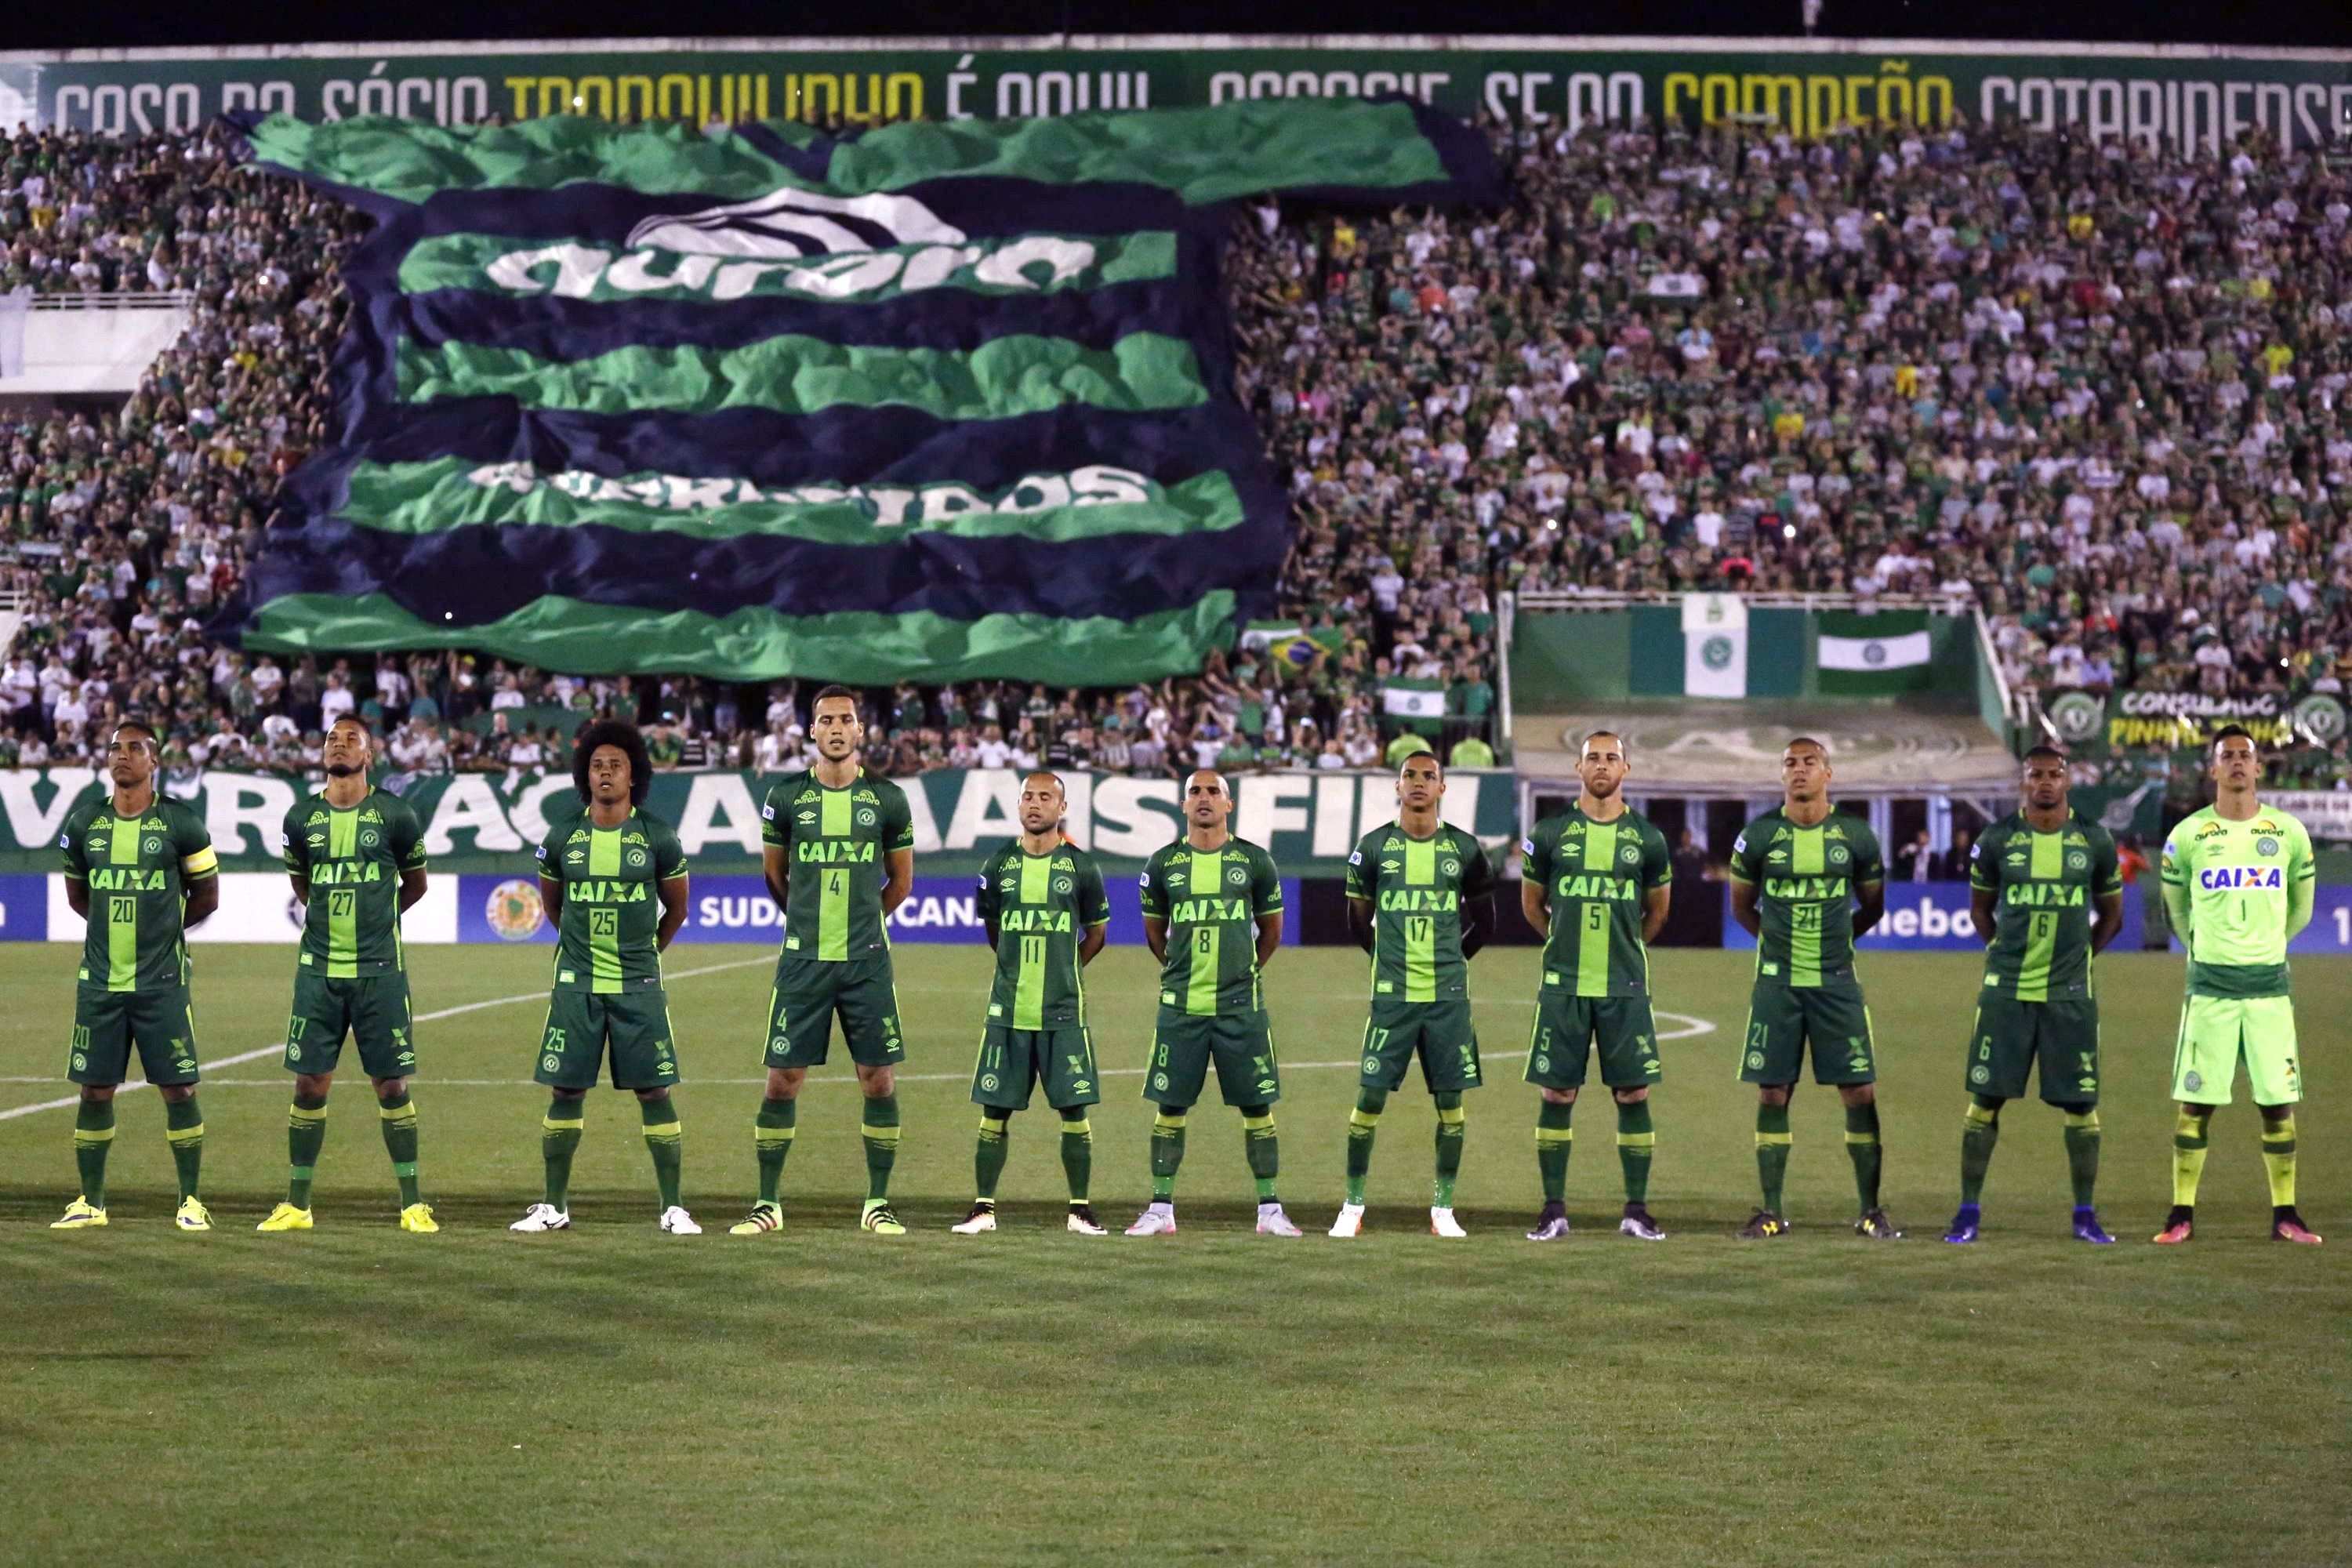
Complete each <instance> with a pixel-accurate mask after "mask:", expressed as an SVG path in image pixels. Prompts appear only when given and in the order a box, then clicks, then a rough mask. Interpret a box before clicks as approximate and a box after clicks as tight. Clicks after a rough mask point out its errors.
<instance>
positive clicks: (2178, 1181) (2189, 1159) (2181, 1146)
mask: <svg viewBox="0 0 2352 1568" xmlns="http://www.w3.org/2000/svg"><path fill="white" fill-rule="evenodd" d="M2212 1119H2213V1113H2212V1111H2210V1110H2196V1111H2190V1110H2182V1111H2181V1113H2180V1120H2179V1121H2176V1122H2174V1123H2173V1124H2172V1202H2173V1205H2174V1206H2175V1207H2177V1208H2194V1207H2196V1206H2197V1184H2198V1183H2199V1182H2200V1181H2202V1180H2203V1179H2204V1177H2205V1127H2206V1124H2207V1123H2208V1122H2210V1121H2212ZM2290 1147H2292V1145H2290Z"/></svg>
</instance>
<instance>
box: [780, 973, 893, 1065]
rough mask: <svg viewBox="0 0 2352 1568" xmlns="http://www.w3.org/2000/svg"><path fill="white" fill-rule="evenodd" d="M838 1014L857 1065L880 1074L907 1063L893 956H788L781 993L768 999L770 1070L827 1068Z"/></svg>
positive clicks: (781, 978) (781, 975) (781, 980)
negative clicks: (827, 958) (892, 970)
mask: <svg viewBox="0 0 2352 1568" xmlns="http://www.w3.org/2000/svg"><path fill="white" fill-rule="evenodd" d="M835 1013H838V1014H840V1015H841V1037H842V1038H843V1039H844V1040H845V1041H847V1042H848V1044H849V1059H850V1060H851V1061H854V1062H856V1064H857V1065H858V1066H860V1067H869V1068H879V1067H895V1066H897V1065H898V1063H900V1062H903V1061H905V1060H906V1059H907V1046H906V1042H905V1041H904V1040H903V1039H901V1038H900V1037H899V1032H898V987H897V986H896V985H895V984H892V983H891V978H890V955H889V954H888V953H887V952H876V953H869V954H867V955H866V957H864V958H853V959H848V960H846V961H843V962H838V963H826V962H825V961H824V960H823V959H820V958H802V957H800V956H798V955H797V954H788V955H786V956H784V957H782V958H781V959H779V960H777V962H776V987H775V989H774V990H773V991H772V992H770V993H769V994H768V1043H767V1047H766V1053H767V1063H768V1065H769V1066H770V1067H772V1068H814V1067H823V1066H824V1058H825V1057H826V1055H827V1054H828V1053H829V1052H831V1050H832V1049H833V1017H834V1015H835Z"/></svg>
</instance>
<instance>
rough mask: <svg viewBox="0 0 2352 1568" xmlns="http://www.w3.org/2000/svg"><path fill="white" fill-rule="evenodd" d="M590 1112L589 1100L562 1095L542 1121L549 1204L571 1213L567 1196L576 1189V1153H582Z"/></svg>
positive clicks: (542, 1147)
mask: <svg viewBox="0 0 2352 1568" xmlns="http://www.w3.org/2000/svg"><path fill="white" fill-rule="evenodd" d="M587 1114H588V1102H587V1101H586V1100H566V1099H565V1098H564V1097H563V1096H562V1095H560V1094H559V1095H557V1096H556V1097H555V1100H554V1102H553V1103H552V1104H551V1105H549V1106H548V1108H547V1114H546V1115H545V1116H544V1117H542V1118H541V1120H540V1123H539V1152H540V1155H541V1158H543V1159H544V1160H546V1162H547V1204H548V1206H549V1207H550V1208H557V1209H564V1212H566V1213H567V1214H568V1213H570V1212H571V1211H570V1210H569V1209H566V1208H565V1207H564V1196H565V1194H567V1193H569V1192H570V1191H571V1190H572V1155H573V1154H574V1153H576V1152H579V1148H580V1134H581V1132H582V1131H583V1129H584V1127H585V1126H586V1122H585V1121H584V1120H583V1119H584V1118H585V1117H586V1116H587Z"/></svg>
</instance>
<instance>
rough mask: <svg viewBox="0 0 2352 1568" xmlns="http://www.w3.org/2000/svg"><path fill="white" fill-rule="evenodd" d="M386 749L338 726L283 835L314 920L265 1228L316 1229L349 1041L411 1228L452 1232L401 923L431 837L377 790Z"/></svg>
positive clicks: (292, 874)
mask: <svg viewBox="0 0 2352 1568" xmlns="http://www.w3.org/2000/svg"><path fill="white" fill-rule="evenodd" d="M374 753H375V738H374V736H373V735H372V734H370V733H369V731H368V727H367V725H366V724H364V723H362V721H360V720H358V719H357V718H355V717H353V716H352V715H350V714H345V715H344V716H343V717H341V718H340V719H338V720H336V721H334V723H333V724H331V725H330V726H329V727H328V729H327V739H326V743H325V745H324V746H323V747H322V748H321V756H322V759H323V760H324V762H325V763H326V764H327V787H326V788H325V789H323V790H320V792H319V793H318V794H317V795H312V796H311V797H310V799H309V800H302V801H297V802H295V803H294V805H293V806H292V808H291V809H290V810H289V811H288V812H287V813H286V823H285V826H284V827H283V828H282V829H281V830H280V832H279V838H280V840H281V841H282V842H283V844H284V845H285V848H286V874H287V876H288V877H289V878H291V879H293V883H294V899H295V901H296V902H298V903H300V904H302V905H304V906H306V909H307V913H306V914H305V916H304V919H303V923H302V951H301V952H300V953H299V955H298V956H297V957H296V959H295V961H294V1009H293V1012H292V1014H291V1015H290V1016H289V1017H288V1018H287V1021H286V1070H287V1071H289V1072H290V1073H292V1074H293V1075H294V1108H293V1110H292V1111H291V1113H290V1114H289V1121H288V1122H287V1133H286V1142H287V1152H288V1163H289V1167H290V1169H289V1173H288V1176H287V1183H286V1201H285V1202H283V1203H281V1204H279V1205H278V1206H277V1207H276V1208H273V1209H271V1210H270V1211H269V1217H268V1218H267V1219H265V1220H263V1221H262V1222H261V1223H260V1224H259V1225H257V1226H255V1227H254V1228H255V1229H257V1230H264V1231H282V1230H309V1229H310V1224H311V1221H310V1180H311V1177H312V1175H313V1174H314V1173H316V1172H317V1170H318V1168H319V1151H320V1148H321V1147H323V1146H324V1144H325V1143H326V1141H327V1091H328V1090H329V1089H331V1088H332V1087H333V1086H334V1081H335V1064H336V1062H337V1061H338V1060H339V1059H340V1058H341V1056H342V1054H343V1037H344V1036H345V1035H347V1034H348V1035H350V1036H351V1037H352V1038H353V1039H355V1040H356V1041H358V1043H359V1048H360V1067H361V1068H362V1070H363V1071H364V1072H366V1074H367V1075H368V1079H369V1081H370V1082H371V1083H373V1085H374V1086H375V1100H376V1109H377V1110H378V1112H379V1114H380V1117H381V1120H382V1121H383V1146H384V1151H385V1152H387V1153H389V1154H390V1155H391V1156H392V1174H393V1179H394V1181H396V1182H398V1183H399V1184H400V1228H401V1229H403V1230H406V1231H415V1232H417V1233H419V1234H424V1235H430V1234H431V1233H432V1232H434V1231H436V1230H438V1229H440V1228H441V1227H440V1226H438V1225H437V1224H436V1223H435V1222H434V1218H433V1205H430V1204H428V1203H426V1202H425V1201H424V1199H423V1198H421V1197H420V1196H418V1194H417V1190H416V1106H415V1102H414V1101H412V1100H410V1099H409V1097H408V1079H409V1077H410V1075H411V1074H413V1073H415V1071H416V1041H415V1037H414V1036H413V1035H412V1034H411V1033H410V1028H411V1026H410V1024H409V1004H408V962H407V957H406V955H405V954H404V952H402V950H401V945H400V917H401V916H402V915H404V914H405V913H407V912H408V909H409V906H410V905H412V904H414V903H415V902H416V900H419V899H421V898H423V897H424V896H425V829H424V827H423V826H422V825H420V824H419V823H418V822H417V820H416V813H415V811H413V810H411V809H410V808H409V805H408V803H407V802H406V801H404V800H402V799H401V798H400V797H399V796H398V795H387V794H385V793H384V792H383V791H382V790H380V789H374V788H372V787H370V785H369V784H368V764H369V763H371V762H373V760H374Z"/></svg>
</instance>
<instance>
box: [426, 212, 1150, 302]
mask: <svg viewBox="0 0 2352 1568" xmlns="http://www.w3.org/2000/svg"><path fill="white" fill-rule="evenodd" d="M1074 245H1076V246H1087V247H1092V251H1093V256H1092V258H1091V259H1090V260H1088V261H1087V262H1085V263H1084V264H1082V265H1080V266H1078V267H1077V268H1076V270H1074V271H1070V272H1069V273H1068V275H1067V276H1066V277H1063V276H1057V272H1059V271H1060V270H1062V268H1057V267H1056V265H1055V262H1054V261H1052V260H1050V259H1047V257H1048V255H1050V254H1051V251H1049V249H1048V247H1057V248H1058V247H1069V246H1074ZM1014 246H1019V247H1022V248H1021V249H1020V250H1019V251H1017V252H1013V253H1012V256H1013V258H1014V259H1016V260H1017V259H1018V258H1028V257H1034V258H1035V259H1029V260H1026V261H1024V262H1021V263H1020V264H1019V265H1018V267H1017V268H1016V270H1017V275H1018V276H1019V278H1020V279H1021V281H1019V282H1015V283H1006V282H992V281H990V280H988V279H987V278H984V277H982V271H983V270H984V269H986V268H987V267H988V263H989V262H990V260H991V258H996V257H999V256H1003V255H1006V254H1007V252H1008V249H1009V247H1014ZM565 247H568V248H565ZM938 248H939V247H931V246H923V245H902V246H898V247H893V248H891V249H887V250H873V251H856V252H852V253H850V254H848V255H846V256H844V257H839V258H827V257H823V256H816V257H810V258H806V259H805V260H803V261H760V260H751V259H748V258H740V257H739V258H728V257H720V256H680V255H677V254H676V253H674V252H669V251H659V250H653V249H640V250H637V251H631V250H628V249H625V248H624V247H620V246H618V245H599V244H596V243H594V242H593V241H590V240H585V239H580V238H577V237H569V236H546V237H538V238H530V239H520V238H516V237H511V236H508V235H497V234H441V235H434V236H431V237H427V238H425V239H422V240H419V241H418V242H417V243H416V244H415V246H414V247H411V248H410V250H409V252H408V254H407V255H406V256H404V257H403V258H401V263H400V274H399V283H400V288H401V289H402V291H403V292H405V293H410V294H419V293H423V292H425V291H426V290H428V289H474V290H477V291H478V292H481V293H485V294H492V295H498V296H501V297H525V298H529V297H535V296H539V295H546V294H552V295H555V296H558V297H560V298H563V299H567V300H601V301H613V300H648V299H657V300H668V299H678V298H700V299H709V300H721V301H723V300H730V299H747V298H748V299H793V300H816V301H824V300H845V301H846V300H855V301H856V302H857V303H860V304H866V303H871V302H873V301H876V300H895V299H898V297H900V296H901V295H904V294H908V293H918V292H928V291H929V289H931V288H945V289H955V290H957V291H958V292H959V293H965V294H973V295H979V296H982V297H994V296H1001V295H1034V294H1050V293H1058V292H1061V291H1063V290H1066V289H1098V288H1102V287H1105V286H1106V285H1108V284H1112V283H1129V282H1137V281H1149V280H1150V279H1160V278H1172V277H1174V276H1175V275H1176V237H1175V235H1174V234H1173V233H1172V232H1171V231H1169V230H1167V229H1139V230H1138V231H1137V232H1135V233H1133V234H1070V235H1065V234H1036V235H1024V236H1021V237H1017V238H1013V239H988V240H974V241H971V243H969V244H968V245H963V246H957V247H950V248H951V249H952V250H954V251H957V252H961V253H963V254H962V256H961V259H960V260H959V263H958V264H957V265H956V266H955V268H954V269H953V270H952V271H949V272H948V273H947V274H946V275H945V276H944V277H939V276H938V268H939V260H938V258H936V257H935V256H932V255H929V254H927V253H929V252H932V251H935V250H937V249H938ZM534 252H536V253H540V254H541V259H536V260H530V261H522V260H513V261H509V262H508V263H507V267H506V268H505V270H506V271H508V272H509V273H511V274H512V276H510V277H504V278H499V279H493V278H492V276H491V273H490V268H491V267H492V266H493V264H496V263H498V262H499V261H500V260H501V258H522V257H530V256H531V255H532V254H533V253H534ZM637 258H654V262H653V265H650V266H647V267H646V268H642V269H641V268H639V267H638V265H637ZM909 267H912V268H914V274H913V275H914V276H915V277H917V278H918V279H936V280H935V281H930V282H929V283H928V286H927V287H925V288H919V289H908V288H907V287H906V286H905V284H906V279H907V277H908V268H909ZM656 279H660V280H661V281H660V282H659V283H658V285H657V286H654V287H647V286H646V285H647V284H649V283H653V282H654V281H655V280H656ZM623 285H634V286H632V287H624V286H623Z"/></svg>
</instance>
